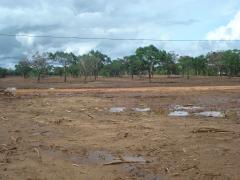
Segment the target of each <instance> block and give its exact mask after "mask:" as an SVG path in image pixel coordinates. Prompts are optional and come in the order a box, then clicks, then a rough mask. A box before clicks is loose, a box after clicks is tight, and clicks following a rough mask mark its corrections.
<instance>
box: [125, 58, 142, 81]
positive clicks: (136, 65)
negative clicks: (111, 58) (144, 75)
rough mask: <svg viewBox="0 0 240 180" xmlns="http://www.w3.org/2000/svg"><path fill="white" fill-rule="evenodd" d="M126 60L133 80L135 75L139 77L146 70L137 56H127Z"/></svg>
mask: <svg viewBox="0 0 240 180" xmlns="http://www.w3.org/2000/svg"><path fill="white" fill-rule="evenodd" d="M124 60H125V63H126V68H127V71H128V73H129V74H130V75H131V77H132V79H133V77H134V75H139V74H140V73H141V72H142V71H143V70H144V67H143V62H142V61H141V60H140V59H139V58H138V57H137V56H136V55H131V56H126V57H124Z"/></svg>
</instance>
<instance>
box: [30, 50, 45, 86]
mask: <svg viewBox="0 0 240 180" xmlns="http://www.w3.org/2000/svg"><path fill="white" fill-rule="evenodd" d="M31 64H32V65H31V66H32V68H33V69H34V70H35V71H36V73H37V82H38V83H39V82H40V78H41V76H42V75H43V74H45V73H46V72H47V70H48V66H49V64H48V62H47V56H46V54H40V53H39V52H36V54H34V55H33V56H32V63H31Z"/></svg>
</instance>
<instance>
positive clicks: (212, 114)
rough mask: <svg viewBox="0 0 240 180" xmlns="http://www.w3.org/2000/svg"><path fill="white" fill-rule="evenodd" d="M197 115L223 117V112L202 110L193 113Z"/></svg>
mask: <svg viewBox="0 0 240 180" xmlns="http://www.w3.org/2000/svg"><path fill="white" fill-rule="evenodd" d="M195 115H197V116H205V117H216V118H224V117H225V114H224V113H222V112H219V111H204V112H200V113H195Z"/></svg>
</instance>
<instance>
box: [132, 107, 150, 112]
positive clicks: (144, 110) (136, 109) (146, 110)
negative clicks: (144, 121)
mask: <svg viewBox="0 0 240 180" xmlns="http://www.w3.org/2000/svg"><path fill="white" fill-rule="evenodd" d="M133 110H134V111H136V112H149V111H151V109H150V108H133Z"/></svg>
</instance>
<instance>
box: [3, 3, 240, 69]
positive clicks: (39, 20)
mask: <svg viewBox="0 0 240 180" xmlns="http://www.w3.org/2000/svg"><path fill="white" fill-rule="evenodd" d="M0 12H1V15H0V34H14V35H15V34H16V35H20V34H28V35H30V36H38V35H52V36H79V37H110V38H140V39H142V38H151V39H164V40H165V39H169V40H173V39H208V40H211V39H214V40H216V39H227V40H234V39H240V1H239V0H211V1H210V0H201V1H200V0H61V1H59V0H34V1H29V0H1V1H0ZM149 44H154V45H156V46H157V47H158V48H162V49H166V50H168V51H175V52H176V53H178V54H180V55H193V56H196V55H199V54H201V53H206V52H208V51H211V50H222V49H229V48H238V47H240V46H239V45H240V43H237V42H151V41H108V40H80V39H51V38H37V37H19V36H13V37H5V36H0V66H5V67H11V66H13V64H14V63H15V62H17V61H18V60H19V58H20V57H22V56H24V55H31V54H33V53H34V52H36V51H40V52H42V51H57V50H63V51H66V52H70V51H72V52H74V53H76V54H83V53H86V52H88V51H89V50H91V49H96V50H100V51H102V52H104V53H106V54H108V55H109V56H111V57H112V58H117V57H122V56H125V55H129V54H131V53H133V52H134V51H135V49H136V48H137V47H139V46H145V45H149Z"/></svg>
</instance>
